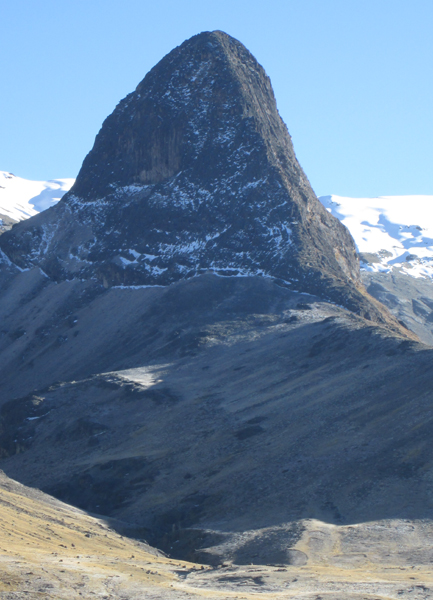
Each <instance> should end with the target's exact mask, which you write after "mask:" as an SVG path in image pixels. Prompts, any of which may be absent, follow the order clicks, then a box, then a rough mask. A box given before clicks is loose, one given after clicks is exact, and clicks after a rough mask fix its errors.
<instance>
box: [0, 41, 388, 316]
mask: <svg viewBox="0 0 433 600" xmlns="http://www.w3.org/2000/svg"><path fill="white" fill-rule="evenodd" d="M0 247H1V248H2V249H3V251H4V252H5V253H6V254H7V255H8V257H9V258H10V259H11V260H12V261H14V262H16V264H18V265H19V266H20V267H29V266H31V265H37V266H39V267H41V268H42V269H43V270H44V271H45V272H46V273H47V274H48V275H49V276H50V277H52V278H54V279H56V280H62V279H71V278H75V277H79V278H84V279H86V278H92V279H95V278H96V279H98V280H99V281H101V283H103V284H104V285H105V286H106V287H109V286H113V285H120V286H131V285H133V286H136V285H169V284H170V283H173V282H175V281H178V280H179V279H185V278H189V277H192V276H195V275H199V274H201V273H205V272H209V271H211V272H214V273H216V274H218V275H231V276H251V275H259V276H267V277H271V278H274V279H276V280H277V281H280V282H284V284H285V285H288V286H291V287H293V289H297V290H299V291H305V292H309V293H312V294H316V295H319V296H321V297H323V298H325V299H328V300H332V301H335V302H338V303H339V304H342V305H344V306H346V307H348V308H350V309H352V310H355V311H356V312H358V313H360V314H363V315H365V316H367V317H370V318H379V320H383V315H382V313H381V309H380V308H378V306H376V305H374V304H372V301H371V299H370V298H369V297H368V296H367V295H366V294H365V292H364V291H363V290H362V286H361V283H360V276H359V265H358V261H357V257H356V250H355V245H354V243H353V240H352V238H351V236H350V234H349V232H348V231H347V229H346V228H345V227H344V226H342V225H341V224H340V222H339V221H338V220H337V219H335V218H334V217H333V216H332V215H330V214H329V213H328V212H327V211H326V210H325V208H324V207H323V206H322V205H321V203H320V202H319V201H318V199H317V198H316V196H315V194H314V192H313V190H312V189H311V186H310V184H309V182H308V179H307V177H306V176H305V174H304V172H303V170H302V168H301V167H300V165H299V163H298V161H297V159H296V156H295V153H294V150H293V146H292V142H291V138H290V135H289V133H288V131H287V127H286V126H285V124H284V123H283V121H282V119H281V117H280V115H279V114H278V111H277V108H276V101H275V97H274V94H273V91H272V86H271V83H270V80H269V78H268V76H267V75H266V73H265V71H264V69H263V68H262V67H261V66H260V65H259V64H258V62H257V61H256V59H255V58H254V57H253V56H252V54H251V53H250V52H249V51H248V50H247V49H246V48H245V47H244V46H243V45H242V44H241V43H240V42H238V41H237V40H235V39H234V38H232V37H230V36H229V35H227V34H225V33H223V32H221V31H214V32H204V33H201V34H198V35H196V36H194V37H192V38H191V39H189V40H187V41H186V42H184V43H183V44H181V45H180V46H179V47H177V48H175V49H174V50H173V51H172V52H170V53H169V54H168V55H167V56H165V57H164V58H163V59H162V60H161V61H160V62H159V63H158V64H157V65H156V66H155V67H154V68H153V69H152V70H151V71H150V72H149V73H148V74H147V75H146V77H145V78H144V79H143V81H141V83H139V85H138V86H137V88H136V90H135V91H134V92H132V93H131V94H129V95H128V96H126V98H124V99H123V100H122V101H121V102H120V103H119V104H118V106H117V107H116V109H115V110H114V111H113V113H112V114H111V115H110V116H109V117H108V118H107V119H106V120H105V122H104V123H103V125H102V128H101V130H100V132H99V133H98V135H97V137H96V140H95V144H94V146H93V148H92V150H91V151H90V152H89V154H88V155H87V157H86V158H85V160H84V162H83V166H82V168H81V170H80V172H79V174H78V177H77V180H76V182H75V185H74V186H73V188H72V189H71V191H70V192H69V193H68V194H66V195H65V196H64V198H63V199H62V200H61V201H60V202H59V203H58V204H57V205H56V206H55V207H53V208H52V209H50V210H48V211H46V212H45V213H43V214H41V215H37V216H36V217H34V218H33V219H30V220H28V221H27V222H26V223H23V224H20V225H18V226H16V227H14V229H13V230H12V231H11V232H8V233H7V234H4V235H3V236H2V237H1V239H0ZM385 320H386V318H385Z"/></svg>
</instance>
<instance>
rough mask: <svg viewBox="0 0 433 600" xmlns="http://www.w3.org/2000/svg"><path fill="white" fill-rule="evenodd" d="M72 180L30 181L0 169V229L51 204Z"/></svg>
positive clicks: (60, 195) (70, 184)
mask: <svg viewBox="0 0 433 600" xmlns="http://www.w3.org/2000/svg"><path fill="white" fill-rule="evenodd" d="M74 181H75V180H74V179H52V180H50V181H31V180H28V179H23V178H22V177H16V176H15V175H13V174H12V173H7V172H5V171H0V229H5V228H6V227H7V226H8V225H9V226H10V225H12V223H15V222H18V221H23V220H24V219H28V218H29V217H33V216H34V215H37V214H38V213H40V212H42V211H43V210H46V209H47V208H49V207H50V206H53V205H54V204H56V203H57V202H58V201H59V200H60V198H61V197H62V196H63V195H64V194H66V192H67V191H69V190H70V188H71V187H72V184H73V183H74Z"/></svg>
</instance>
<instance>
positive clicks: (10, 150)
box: [0, 0, 433, 196]
mask: <svg viewBox="0 0 433 600" xmlns="http://www.w3.org/2000/svg"><path fill="white" fill-rule="evenodd" d="M0 15H1V22H2V27H1V29H2V32H1V37H0V52H1V57H2V60H1V65H2V72H1V75H0V82H1V84H0V85H1V90H0V136H1V137H0V140H1V143H0V170H5V171H11V172H13V173H15V174H16V175H19V176H21V177H26V178H29V179H49V178H56V177H75V176H76V174H77V173H78V170H79V168H80V166H81V163H82V161H83V159H84V156H85V155H86V153H87V152H88V151H89V150H90V148H91V147H92V145H93V140H94V137H95V135H96V133H97V132H98V130H99V128H100V126H101V124H102V121H103V120H104V118H105V117H106V116H107V115H108V114H109V113H111V112H112V110H113V109H114V107H115V106H116V104H117V102H118V101H119V100H120V99H121V98H123V97H124V96H125V95H126V94H127V93H129V92H130V91H132V90H133V89H135V87H136V85H137V84H138V82H139V81H141V79H143V77H144V75H145V74H146V73H147V71H148V70H149V69H150V68H151V67H152V66H153V65H155V64H156V63H157V62H158V61H159V60H160V59H161V58H162V57H163V56H164V55H165V54H166V53H167V52H169V51H170V50H171V49H172V48H174V47H175V46H177V45H179V44H180V43H182V42H183V41H184V40H185V39H187V38H189V37H191V36H192V35H194V34H196V33H199V32H200V31H205V30H214V29H221V30H223V31H225V32H227V33H229V34H230V35H232V36H234V37H236V38H237V39H239V40H240V41H241V42H243V43H244V44H245V45H246V46H247V48H248V49H249V50H250V51H251V52H252V53H253V54H254V55H255V56H256V58H257V59H258V61H259V62H260V63H261V64H262V65H263V66H264V67H265V69H266V71H267V72H268V74H269V76H270V77H271V80H272V83H273V87H274V91H275V94H276V97H277V104H278V107H279V111H280V114H281V116H282V117H283V119H284V121H285V122H286V123H287V126H288V128H289V131H290V133H291V135H292V138H293V142H294V146H295V151H296V154H297V156H298V158H299V160H300V162H301V165H302V166H303V168H304V170H305V172H306V174H307V176H308V178H309V179H310V181H311V183H312V185H313V188H314V190H315V191H316V193H317V194H318V195H324V194H330V193H335V194H339V195H347V196H363V195H365V196H369V195H373V196H374V195H392V194H433V119H432V110H433V77H432V75H433V73H432V71H433V33H432V32H433V0H267V1H266V2H265V1H264V0H218V1H214V0H183V1H182V0H159V1H158V0H152V1H148V0H121V1H120V0H116V1H115V0H73V1H72V0H38V1H37V2H36V1H35V0H14V1H13V2H12V1H9V2H4V3H3V4H2V8H1V13H0Z"/></svg>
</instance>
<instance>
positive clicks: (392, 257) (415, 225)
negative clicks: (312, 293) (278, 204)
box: [319, 195, 433, 278]
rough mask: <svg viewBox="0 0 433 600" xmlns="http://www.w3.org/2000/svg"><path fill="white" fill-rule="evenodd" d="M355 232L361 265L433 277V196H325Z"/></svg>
mask: <svg viewBox="0 0 433 600" xmlns="http://www.w3.org/2000/svg"><path fill="white" fill-rule="evenodd" d="M319 200H321V202H322V204H323V205H324V206H325V208H326V209H327V210H328V211H329V212H330V213H332V214H333V215H334V216H335V217H337V219H339V220H340V221H341V222H342V223H343V224H344V225H346V227H347V228H348V229H349V231H350V233H351V234H352V236H353V238H354V240H355V243H356V246H357V249H358V252H359V254H360V258H361V268H362V269H364V270H367V271H371V272H382V273H388V272H390V271H392V269H393V267H396V268H398V269H399V270H400V271H401V272H403V273H405V274H408V275H412V276H413V277H429V278H433V196H379V197H377V198H347V197H343V196H335V195H331V196H321V197H320V198H319Z"/></svg>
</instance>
